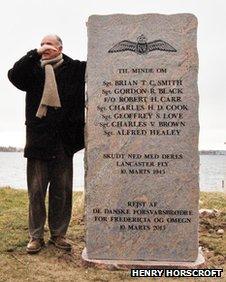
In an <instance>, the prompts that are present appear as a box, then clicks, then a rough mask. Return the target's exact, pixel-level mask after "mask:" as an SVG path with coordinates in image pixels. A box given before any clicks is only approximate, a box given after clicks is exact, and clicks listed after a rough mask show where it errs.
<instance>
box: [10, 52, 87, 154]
mask: <svg viewBox="0 0 226 282" xmlns="http://www.w3.org/2000/svg"><path fill="white" fill-rule="evenodd" d="M40 59H41V57H40V55H39V54H38V52H37V49H34V50H31V51H29V52H28V53H27V54H26V55H25V56H24V57H22V58H21V59H20V60H19V61H18V62H16V63H15V64H14V66H13V68H12V69H10V70H9V72H8V78H9V80H10V81H11V82H12V83H13V84H14V85H15V86H16V87H17V88H19V89H20V90H23V91H26V121H25V124H26V146H25V149H24V157H26V158H38V159H52V158H55V155H56V151H57V144H59V141H60V140H61V141H62V144H63V147H64V149H65V151H66V153H67V154H68V155H70V156H72V155H73V154H74V153H75V152H77V151H79V150H80V149H82V148H84V124H85V117H84V107H85V68H86V62H81V61H78V60H72V59H71V58H69V57H68V56H66V55H65V54H63V59H64V62H63V63H62V64H61V65H60V66H59V67H58V68H57V69H55V70H54V71H55V77H56V82H57V87H58V93H59V97H60V101H61V108H58V109H55V108H52V107H48V110H47V115H46V116H45V117H43V118H41V119H40V118H38V117H36V112H37V109H38V107H39V104H40V101H41V98H42V93H43V88H44V82H45V70H44V68H41V66H40Z"/></svg>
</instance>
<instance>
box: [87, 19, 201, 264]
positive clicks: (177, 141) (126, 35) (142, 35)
mask: <svg viewBox="0 0 226 282" xmlns="http://www.w3.org/2000/svg"><path fill="white" fill-rule="evenodd" d="M87 27H88V61H87V78H88V79H87V83H88V86H87V116H86V152H85V162H86V173H85V203H86V251H87V257H88V258H89V259H100V260H101V259H102V260H106V259H107V260H117V259H118V260H128V261H134V260H143V261H144V260H145V261H151V260H158V261H182V262H185V261H195V260H196V258H197V255H198V200H199V183H198V177H199V174H198V173H199V155H198V133H199V123H198V101H199V100H198V89H197V72H198V55H197V47H196V32H197V19H196V17H195V16H194V15H192V14H176V15H161V14H144V15H122V14H115V15H108V16H98V15H93V16H90V17H89V20H88V24H87Z"/></svg>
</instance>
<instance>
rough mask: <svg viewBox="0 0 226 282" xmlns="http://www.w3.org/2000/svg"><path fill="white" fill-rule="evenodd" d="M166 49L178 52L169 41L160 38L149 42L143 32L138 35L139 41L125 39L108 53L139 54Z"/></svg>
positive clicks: (166, 50)
mask: <svg viewBox="0 0 226 282" xmlns="http://www.w3.org/2000/svg"><path fill="white" fill-rule="evenodd" d="M155 50H159V51H165V52H177V50H176V49H175V48H174V47H173V46H171V45H170V44H169V43H167V42H165V41H163V40H161V39H159V40H154V41H151V42H147V39H146V37H145V36H144V35H143V34H141V35H140V36H138V37H137V42H132V41H129V40H123V41H120V42H119V43H117V44H115V45H114V46H113V47H112V48H111V49H110V50H108V53H115V52H124V51H131V52H135V53H137V54H139V55H141V54H148V53H149V52H151V51H155Z"/></svg>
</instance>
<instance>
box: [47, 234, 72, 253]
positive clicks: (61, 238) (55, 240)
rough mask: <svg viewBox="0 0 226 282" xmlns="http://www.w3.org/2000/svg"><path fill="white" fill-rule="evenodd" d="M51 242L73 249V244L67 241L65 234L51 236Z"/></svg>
mask: <svg viewBox="0 0 226 282" xmlns="http://www.w3.org/2000/svg"><path fill="white" fill-rule="evenodd" d="M49 242H50V243H51V244H54V245H55V246H56V247H57V248H59V249H62V250H65V251H71V248H72V246H71V244H69V243H68V242H67V241H66V239H65V237H64V236H51V238H50V239H49Z"/></svg>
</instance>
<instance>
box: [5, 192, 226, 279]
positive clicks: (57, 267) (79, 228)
mask: <svg viewBox="0 0 226 282" xmlns="http://www.w3.org/2000/svg"><path fill="white" fill-rule="evenodd" d="M83 200H84V199H83V193H82V192H74V205H73V216H72V220H71V223H70V227H69V231H68V239H69V241H70V242H71V243H72V244H73V251H72V252H71V253H67V252H64V251H60V250H58V249H56V248H55V247H54V246H53V245H47V247H46V248H45V249H43V250H42V251H41V252H40V253H39V254H36V255H27V253H26V245H27V242H28V239H29V238H28V228H27V208H28V201H27V193H26V191H25V190H16V189H11V188H10V187H3V188H1V189H0V281H17V282H19V281H48V282H50V281H76V282H80V281H82V282H85V281H98V282H99V281H100V282H104V281H106V282H107V281H133V280H134V278H131V277H130V272H129V270H115V269H112V268H109V269H106V268H105V269H104V268H103V267H93V266H90V265H88V264H87V263H84V262H83V261H82V259H81V252H82V250H83V248H84V246H85V241H84V234H85V227H84V220H83V203H84V201H83ZM200 208H208V209H216V210H217V211H215V212H214V214H212V215H211V216H203V217H201V218H200V245H201V246H202V248H203V251H204V254H205V257H206V266H205V267H206V268H224V271H225V270H226V236H225V233H224V235H223V234H218V233H217V231H218V230H219V229H224V231H225V228H226V196H225V194H223V193H204V192H202V193H201V197H200ZM48 235H49V232H48V228H47V226H46V228H45V239H46V241H48ZM224 275H225V274H224ZM152 280H158V281H168V282H170V281H175V280H179V281H181V282H183V281H187V280H188V281H197V279H196V280H195V279H192V278H187V279H185V278H183V279H182V278H181V279H169V278H165V279H163V278H160V279H158V278H156V279H154V278H148V279H147V278H140V279H137V278H136V281H152ZM198 281H208V282H210V281H211V282H212V281H226V276H224V278H222V279H219V278H202V279H201V278H199V279H198Z"/></svg>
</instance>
